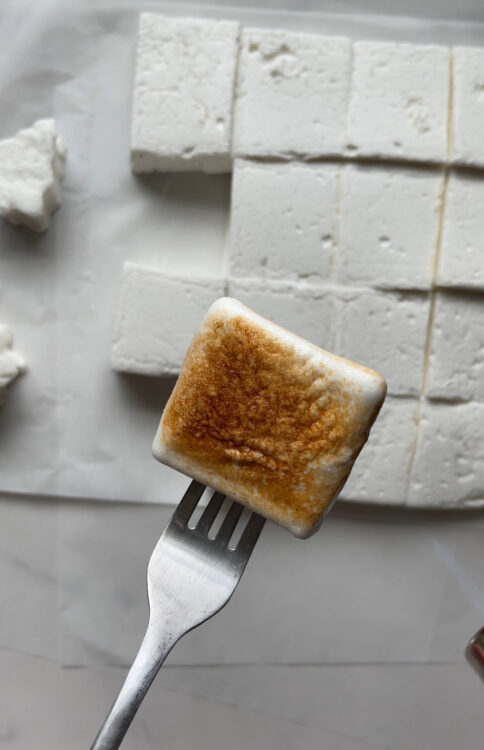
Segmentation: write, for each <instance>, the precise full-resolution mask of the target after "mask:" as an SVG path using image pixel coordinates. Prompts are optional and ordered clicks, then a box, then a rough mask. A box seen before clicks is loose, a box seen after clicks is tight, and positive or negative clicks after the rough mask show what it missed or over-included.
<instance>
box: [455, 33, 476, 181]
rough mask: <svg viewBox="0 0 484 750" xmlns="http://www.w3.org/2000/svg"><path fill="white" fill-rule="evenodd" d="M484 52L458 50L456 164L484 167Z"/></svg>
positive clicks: (461, 48)
mask: <svg viewBox="0 0 484 750" xmlns="http://www.w3.org/2000/svg"><path fill="white" fill-rule="evenodd" d="M483 132H484V49H483V48H482V47H454V49H453V108H452V135H453V142H452V152H451V158H452V161H453V162H454V164H467V165H471V166H475V167H483V166H484V139H483V136H482V134H483Z"/></svg>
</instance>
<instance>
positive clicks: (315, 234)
mask: <svg viewBox="0 0 484 750" xmlns="http://www.w3.org/2000/svg"><path fill="white" fill-rule="evenodd" d="M339 176H340V170H339V169H338V168H337V167H336V166H335V165H333V164H302V163H296V162H291V163H286V164H281V163H261V162H254V161H247V160H244V159H235V161H234V171H233V175H232V196H231V217H230V256H229V273H230V275H231V276H233V277H261V278H264V277H267V278H281V279H302V278H304V279H311V280H318V279H319V280H322V279H327V278H328V277H329V276H330V273H331V267H332V262H333V255H334V252H335V247H336V245H337V232H338V216H339V213H338V186H339Z"/></svg>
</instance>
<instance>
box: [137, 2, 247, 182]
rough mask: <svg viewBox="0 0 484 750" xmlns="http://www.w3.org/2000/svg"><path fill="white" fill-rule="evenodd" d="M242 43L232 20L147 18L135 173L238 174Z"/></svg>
mask: <svg viewBox="0 0 484 750" xmlns="http://www.w3.org/2000/svg"><path fill="white" fill-rule="evenodd" d="M238 36H239V24H238V23H235V22H232V21H212V20H208V19H199V18H168V17H166V16H160V15H156V14H153V13H142V14H141V15H140V19H139V31H138V48H137V55H136V76H135V83H134V99H133V112H132V131H131V162H132V167H133V170H134V171H135V172H153V171H160V172H180V171H185V172H186V171H189V172H194V171H202V172H214V173H215V172H230V170H231V156H230V150H231V149H230V141H231V130H232V100H233V91H234V81H235V68H236V62H237V50H238Z"/></svg>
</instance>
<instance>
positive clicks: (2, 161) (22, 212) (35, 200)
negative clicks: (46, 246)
mask: <svg viewBox="0 0 484 750" xmlns="http://www.w3.org/2000/svg"><path fill="white" fill-rule="evenodd" d="M65 160H66V147H65V145H64V142H63V141H62V139H61V138H60V137H59V135H58V134H57V130H56V126H55V122H54V120H37V121H36V122H35V123H34V124H33V125H32V127H30V128H25V130H20V131H19V132H18V133H17V134H16V135H14V136H13V137H12V138H6V139H5V140H3V141H0V216H2V217H3V218H4V219H6V220H7V221H9V222H10V223H11V224H14V225H17V224H25V226H27V227H29V229H33V230H34V231H35V232H44V231H45V230H46V229H47V227H48V226H49V223H50V215H51V213H52V212H53V211H55V209H56V208H58V207H59V206H60V204H61V193H60V185H61V182H62V180H63V179H64V167H65Z"/></svg>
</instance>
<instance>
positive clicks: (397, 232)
mask: <svg viewBox="0 0 484 750" xmlns="http://www.w3.org/2000/svg"><path fill="white" fill-rule="evenodd" d="M442 188H443V176H442V173H441V171H440V170H433V169H421V168H411V167H402V168H392V167H388V168H383V167H375V166H362V165H359V166H356V165H348V166H347V167H346V169H345V170H343V172H342V181H341V235H340V237H341V238H340V243H341V253H340V261H339V263H340V265H339V268H338V270H337V275H338V276H339V278H340V280H341V281H343V282H344V283H349V284H365V285H370V286H377V287H382V288H398V289H429V288H430V285H431V282H432V274H433V264H434V256H435V250H436V244H437V237H438V231H439V213H440V204H441V193H442Z"/></svg>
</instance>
